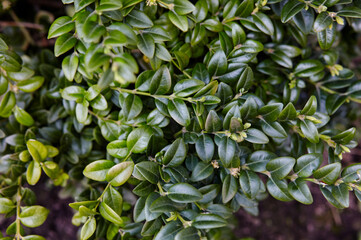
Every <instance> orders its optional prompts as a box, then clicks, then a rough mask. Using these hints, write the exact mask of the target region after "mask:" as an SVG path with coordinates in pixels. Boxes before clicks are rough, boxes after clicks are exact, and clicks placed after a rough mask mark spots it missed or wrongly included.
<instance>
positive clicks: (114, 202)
mask: <svg viewBox="0 0 361 240" xmlns="http://www.w3.org/2000/svg"><path fill="white" fill-rule="evenodd" d="M102 201H103V202H104V203H106V204H107V205H108V206H109V207H110V208H111V209H112V210H113V211H114V212H115V213H116V214H117V215H119V216H120V215H121V214H122V211H123V198H122V195H121V194H120V193H119V192H118V191H117V190H116V189H115V188H113V187H112V186H109V187H108V189H107V190H106V191H105V193H104V195H103V198H102Z"/></svg>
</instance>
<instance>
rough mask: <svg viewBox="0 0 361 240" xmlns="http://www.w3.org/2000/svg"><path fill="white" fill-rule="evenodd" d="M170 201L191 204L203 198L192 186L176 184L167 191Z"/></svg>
mask: <svg viewBox="0 0 361 240" xmlns="http://www.w3.org/2000/svg"><path fill="white" fill-rule="evenodd" d="M167 196H168V197H169V199H170V200H172V201H174V202H177V203H192V202H197V201H199V200H201V199H202V198H203V196H202V194H201V193H200V192H199V191H198V190H197V189H196V188H195V187H193V186H192V185H189V184H188V183H177V184H174V185H173V186H171V187H170V188H169V189H168V194H167Z"/></svg>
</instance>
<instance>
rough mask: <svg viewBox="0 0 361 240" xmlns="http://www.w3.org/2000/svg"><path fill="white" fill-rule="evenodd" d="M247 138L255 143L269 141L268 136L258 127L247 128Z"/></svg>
mask: <svg viewBox="0 0 361 240" xmlns="http://www.w3.org/2000/svg"><path fill="white" fill-rule="evenodd" d="M245 140H246V141H248V142H250V143H255V144H266V143H268V142H269V139H268V137H267V136H266V135H265V134H264V133H263V132H262V131H260V130H258V129H256V128H249V129H247V137H246V139H245Z"/></svg>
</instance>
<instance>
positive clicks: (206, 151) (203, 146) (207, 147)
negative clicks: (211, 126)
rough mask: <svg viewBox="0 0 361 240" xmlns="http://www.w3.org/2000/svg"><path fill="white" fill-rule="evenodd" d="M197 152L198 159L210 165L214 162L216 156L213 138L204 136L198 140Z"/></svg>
mask: <svg viewBox="0 0 361 240" xmlns="http://www.w3.org/2000/svg"><path fill="white" fill-rule="evenodd" d="M195 147H196V152H197V155H198V157H199V158H200V159H201V160H202V161H204V162H206V163H208V162H210V161H211V160H212V158H213V155H214V143H213V140H212V138H211V137H210V136H209V135H207V134H202V135H201V136H199V137H198V138H197V140H196V144H195Z"/></svg>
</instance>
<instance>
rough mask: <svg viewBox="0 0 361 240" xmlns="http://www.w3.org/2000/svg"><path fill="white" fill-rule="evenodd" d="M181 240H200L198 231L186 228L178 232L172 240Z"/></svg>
mask: <svg viewBox="0 0 361 240" xmlns="http://www.w3.org/2000/svg"><path fill="white" fill-rule="evenodd" d="M183 239H187V240H198V239H200V236H199V234H198V230H197V229H195V228H194V227H187V228H185V229H183V230H181V231H179V232H178V233H177V235H175V238H174V240H183Z"/></svg>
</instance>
